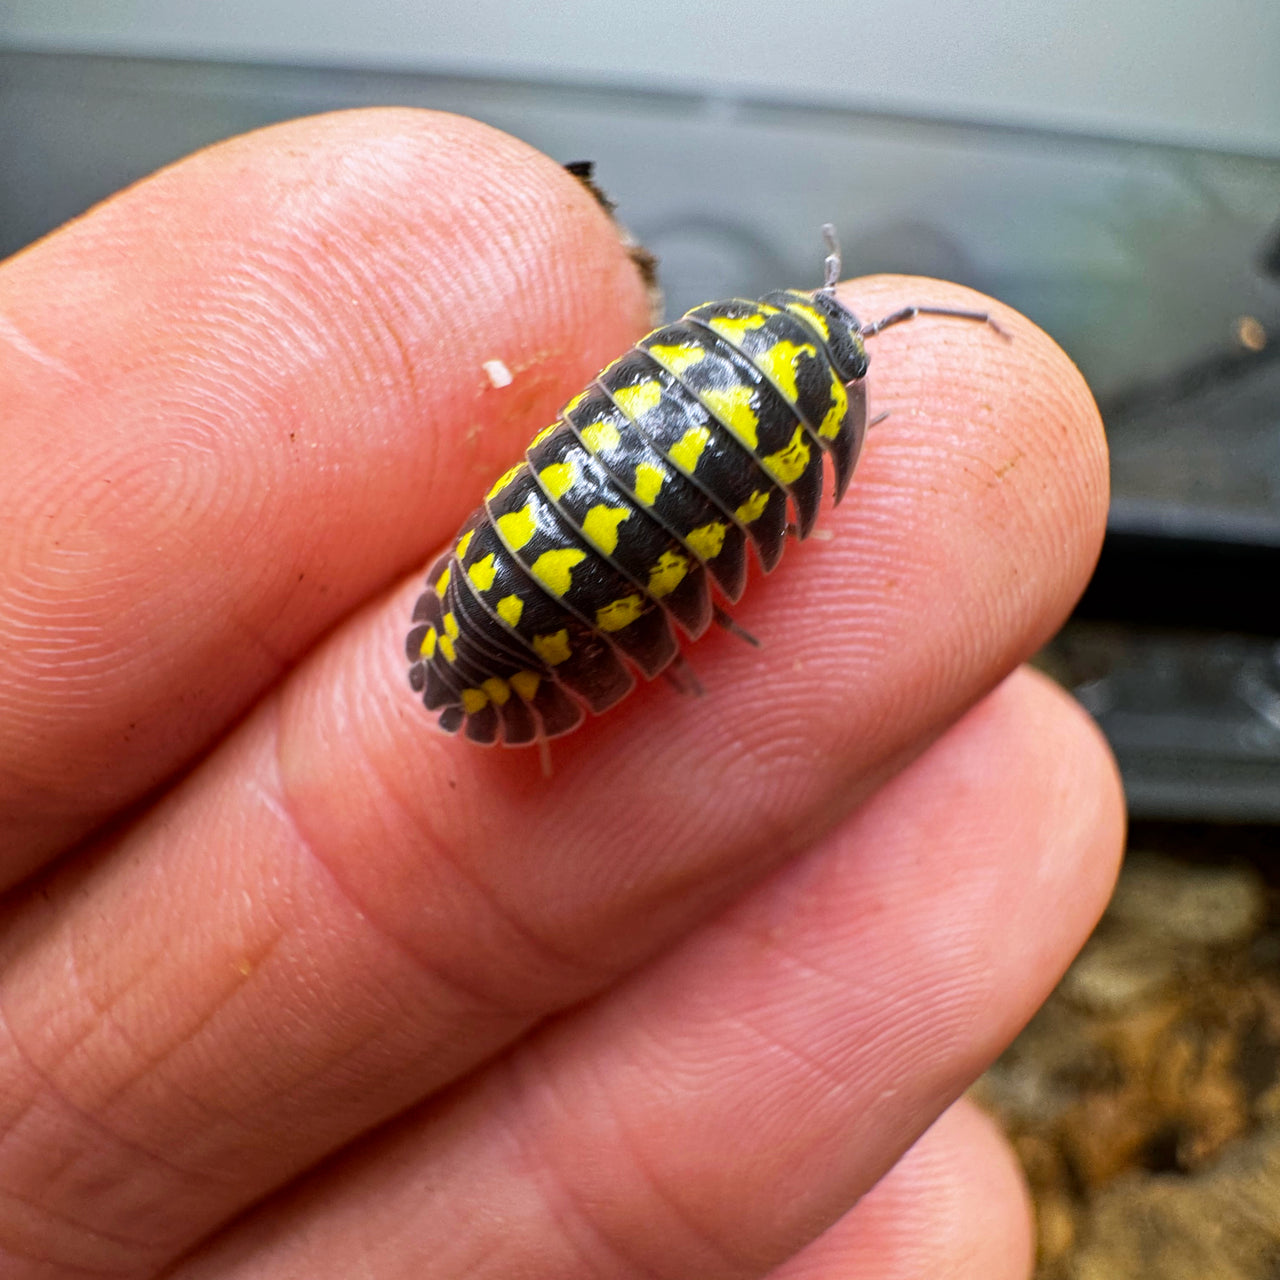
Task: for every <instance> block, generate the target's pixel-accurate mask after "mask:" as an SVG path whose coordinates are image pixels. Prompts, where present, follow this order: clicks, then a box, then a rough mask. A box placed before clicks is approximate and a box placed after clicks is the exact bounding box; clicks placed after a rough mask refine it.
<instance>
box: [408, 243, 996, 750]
mask: <svg viewBox="0 0 1280 1280" xmlns="http://www.w3.org/2000/svg"><path fill="white" fill-rule="evenodd" d="M823 237H824V240H825V242H826V247H827V255H826V259H825V263H824V269H823V283H822V286H821V287H820V288H818V289H816V290H814V291H813V292H809V293H806V292H801V291H798V290H792V289H786V290H778V291H776V292H774V293H767V294H765V295H764V296H763V297H762V298H759V299H755V300H746V299H742V298H732V299H729V300H727V301H724V302H718V303H707V304H706V305H704V306H701V307H694V308H693V309H692V310H691V311H689V312H687V313H686V314H685V315H684V316H682V317H681V318H680V319H679V320H677V321H676V322H674V323H673V324H669V325H664V326H662V327H661V328H659V329H655V330H654V331H653V332H652V333H650V334H649V335H647V336H646V337H645V338H642V339H641V340H640V342H639V343H637V344H636V346H635V347H633V348H632V349H631V350H630V351H628V352H626V353H625V354H624V355H623V356H621V357H620V358H619V359H618V360H616V361H614V363H613V364H611V365H609V366H608V367H607V368H606V369H604V370H602V371H601V373H600V374H598V375H597V377H596V378H595V379H594V380H593V381H592V382H591V383H590V384H589V385H588V386H587V388H586V389H585V390H584V391H583V392H582V393H581V394H579V395H578V396H575V397H574V398H573V399H572V400H571V401H570V402H569V403H568V404H567V405H566V406H565V408H564V409H563V410H562V411H561V413H560V415H559V417H558V418H557V420H556V421H555V422H553V423H552V424H551V425H550V426H549V427H547V428H546V429H545V430H543V431H541V432H539V433H538V435H537V436H535V437H534V439H533V441H532V443H531V444H530V445H529V448H528V449H527V450H526V452H525V456H524V458H523V459H522V460H521V461H519V462H517V463H516V465H515V466H513V467H511V468H509V469H508V470H507V471H506V472H505V473H504V474H503V475H502V476H501V477H500V478H499V479H498V481H497V482H496V483H495V484H494V485H493V487H492V488H491V489H490V490H489V492H488V493H487V494H486V495H485V498H484V501H483V502H482V503H481V504H480V505H479V506H478V507H477V508H476V510H475V511H474V512H473V513H472V515H471V516H470V518H469V519H468V520H467V521H466V523H465V524H464V525H463V526H462V528H461V529H460V530H459V532H458V535H457V537H456V538H455V539H454V541H453V543H452V545H451V547H450V549H449V550H448V551H447V552H446V553H445V554H444V555H443V556H441V557H440V558H439V559H438V560H437V561H436V563H435V564H434V565H433V566H432V567H431V569H430V571H429V573H428V576H427V584H426V590H425V591H424V592H423V594H422V595H421V597H420V598H419V600H418V602H417V606H416V607H415V609H414V615H413V624H414V625H413V627H412V629H411V630H410V632H409V634H408V637H407V639H406V645H405V649H406V655H407V657H408V660H409V664H410V666H409V682H410V685H411V686H412V688H413V689H414V691H415V692H416V693H417V694H418V695H419V696H420V697H421V699H422V701H423V702H424V703H425V704H426V706H427V708H428V709H430V710H432V711H435V712H437V714H438V716H439V723H440V726H441V728H443V729H444V730H446V731H447V732H450V733H456V732H458V731H462V732H464V733H465V735H466V737H467V738H469V739H470V740H471V741H473V742H477V743H482V744H489V743H496V742H501V743H503V744H504V745H507V746H524V745H530V744H537V745H538V747H539V750H540V751H541V752H543V756H544V761H545V759H546V756H545V751H546V743H547V741H548V740H549V739H551V738H555V737H559V736H560V735H562V734H565V733H568V732H570V731H571V730H572V729H574V728H576V727H577V726H578V725H579V724H580V723H581V722H582V721H583V720H584V719H585V717H586V715H587V713H588V712H590V713H592V714H597V715H598V714H601V713H602V712H604V711H607V710H608V709H609V708H611V707H612V706H613V705H614V704H615V703H617V702H620V701H621V700H622V699H623V698H624V697H625V696H626V694H627V693H629V692H630V690H631V689H632V688H633V687H634V686H635V684H636V682H637V677H638V676H643V677H645V678H646V679H650V680H652V679H654V678H656V677H657V676H659V675H661V676H664V677H665V678H666V679H667V680H668V681H669V682H670V683H672V684H673V685H674V686H675V687H676V688H678V689H680V690H681V691H683V692H686V693H700V692H701V689H702V686H701V684H700V683H699V681H698V678H697V676H696V675H695V674H694V672H693V669H692V667H691V666H690V665H689V663H688V661H687V659H686V658H685V657H684V656H683V654H682V653H681V648H680V643H679V639H678V637H679V635H680V634H683V635H684V636H686V637H687V638H688V639H689V640H691V641H693V640H697V639H699V638H700V637H701V636H702V635H703V634H705V632H706V631H707V629H708V628H709V627H710V626H711V624H712V623H713V622H714V623H715V624H717V625H719V626H720V627H722V628H724V629H725V630H727V631H730V632H732V633H733V634H734V635H737V636H738V637H739V638H740V639H742V640H745V641H747V642H749V643H751V644H755V645H758V644H759V642H758V641H757V640H756V639H755V637H754V636H752V635H751V634H750V633H749V632H747V631H745V630H744V629H743V628H742V627H741V626H739V625H738V623H737V622H735V621H734V620H733V618H732V617H730V615H729V614H728V613H727V612H726V611H725V610H724V609H723V608H722V607H721V606H720V605H719V604H718V603H716V598H717V597H718V598H720V599H723V600H724V601H726V602H727V603H729V604H733V603H735V602H736V601H737V599H738V597H739V596H740V595H741V593H742V590H743V587H744V585H745V582H746V570H747V563H746V558H747V555H748V551H747V548H748V547H750V548H752V551H753V553H754V555H755V557H756V559H757V561H758V562H759V564H760V567H761V569H762V570H763V571H764V572H765V573H769V572H771V571H772V569H773V568H774V567H775V566H776V564H777V563H778V560H779V558H780V557H781V555H782V551H783V549H784V547H785V545H786V542H787V536H788V534H790V535H792V536H794V537H795V538H796V539H797V540H803V539H804V538H806V537H808V536H809V534H810V533H811V532H812V530H813V526H814V522H815V521H816V520H817V518H818V509H819V503H820V500H821V496H822V490H823V488H824V482H825V478H826V463H827V461H828V460H829V461H830V463H831V472H832V480H833V489H834V498H835V501H836V502H839V501H840V499H841V498H842V497H843V496H844V493H845V490H846V488H847V486H848V484H849V481H850V478H851V477H852V475H853V470H854V467H855V466H856V464H857V461H858V456H859V454H860V452H861V450H862V445H863V441H864V439H865V437H866V433H867V429H868V425H869V424H868V421H867V396H866V373H867V365H868V357H867V349H866V346H865V341H866V340H867V339H870V338H873V337H875V336H876V335H877V334H879V333H882V332H883V331H884V330H885V329H887V328H889V327H890V326H892V325H896V324H901V323H903V322H905V321H907V320H912V319H914V318H915V317H917V316H921V315H932V316H947V317H952V318H955V319H961V320H976V321H980V322H982V323H985V324H987V325H990V326H991V327H992V328H993V329H995V330H996V332H997V333H1001V334H1004V331H1003V330H1002V329H1000V328H999V326H998V325H996V324H995V322H994V321H993V320H992V319H991V317H990V316H989V315H987V314H986V313H985V312H980V311H964V310H959V309H955V308H949V307H928V306H909V307H902V308H900V309H899V310H897V311H894V312H892V313H890V314H889V315H887V316H884V317H883V318H882V319H880V320H877V321H874V322H873V323H870V324H864V323H862V322H861V321H860V320H859V319H858V317H857V316H856V315H854V314H853V312H852V311H850V310H849V308H848V307H846V306H845V305H844V304H843V303H842V302H841V301H840V300H839V299H838V298H837V297H836V284H837V281H838V280H839V278H840V271H841V258H840V247H839V244H838V243H837V241H836V236H835V231H834V229H833V228H832V227H830V226H827V227H824V228H823ZM1004 336H1005V337H1008V335H1007V334H1004Z"/></svg>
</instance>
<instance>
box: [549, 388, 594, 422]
mask: <svg viewBox="0 0 1280 1280" xmlns="http://www.w3.org/2000/svg"><path fill="white" fill-rule="evenodd" d="M586 398H587V393H586V392H585V391H579V392H578V394H577V395H576V396H574V397H573V399H572V400H570V401H569V403H568V404H567V405H565V407H564V410H563V412H564V413H565V415H566V416H567V415H569V414H571V413H572V412H573V411H574V410H575V409H576V408H577V407H578V406H579V405H580V404H581V403H582V402H583V401H584V400H585V399H586ZM552 425H553V426H554V424H552Z"/></svg>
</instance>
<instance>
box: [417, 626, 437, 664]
mask: <svg viewBox="0 0 1280 1280" xmlns="http://www.w3.org/2000/svg"><path fill="white" fill-rule="evenodd" d="M436 638H437V637H436V629H435V627H428V628H427V634H426V635H425V636H423V637H422V643H421V644H420V645H419V646H418V653H419V654H421V656H422V657H424V658H433V657H435V652H436Z"/></svg>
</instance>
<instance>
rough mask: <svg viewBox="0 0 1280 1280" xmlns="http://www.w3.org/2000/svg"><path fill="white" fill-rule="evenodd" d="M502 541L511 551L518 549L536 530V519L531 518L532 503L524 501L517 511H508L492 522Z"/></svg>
mask: <svg viewBox="0 0 1280 1280" xmlns="http://www.w3.org/2000/svg"><path fill="white" fill-rule="evenodd" d="M493 523H494V524H495V525H496V526H497V529H498V533H499V534H500V535H501V537H502V540H503V542H505V543H506V544H507V546H509V547H510V548H511V550H512V551H519V550H520V548H521V547H523V546H524V544H525V543H526V542H528V541H529V539H530V538H532V537H533V535H534V534H535V533H536V532H537V530H538V525H537V521H535V520H534V518H533V503H532V502H526V503H525V504H524V506H523V507H521V508H520V510H519V511H508V512H507V513H506V515H502V516H499V517H498V518H497V519H496V520H495V521H494V522H493Z"/></svg>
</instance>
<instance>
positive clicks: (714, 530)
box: [684, 520, 729, 560]
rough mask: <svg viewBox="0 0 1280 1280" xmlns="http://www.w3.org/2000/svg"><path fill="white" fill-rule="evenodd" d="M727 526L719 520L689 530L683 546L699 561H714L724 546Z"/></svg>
mask: <svg viewBox="0 0 1280 1280" xmlns="http://www.w3.org/2000/svg"><path fill="white" fill-rule="evenodd" d="M728 528H729V526H728V525H727V524H725V523H724V522H723V521H721V520H712V521H711V523H710V524H703V525H699V526H698V527H697V528H696V529H690V530H689V532H688V533H686V534H685V536H684V544H685V546H687V547H688V548H689V550H690V551H692V552H693V553H694V555H696V556H697V557H698V559H699V560H714V559H715V558H716V556H718V555H719V554H720V548H721V547H723V546H724V535H725V533H726V532H727V530H728Z"/></svg>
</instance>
